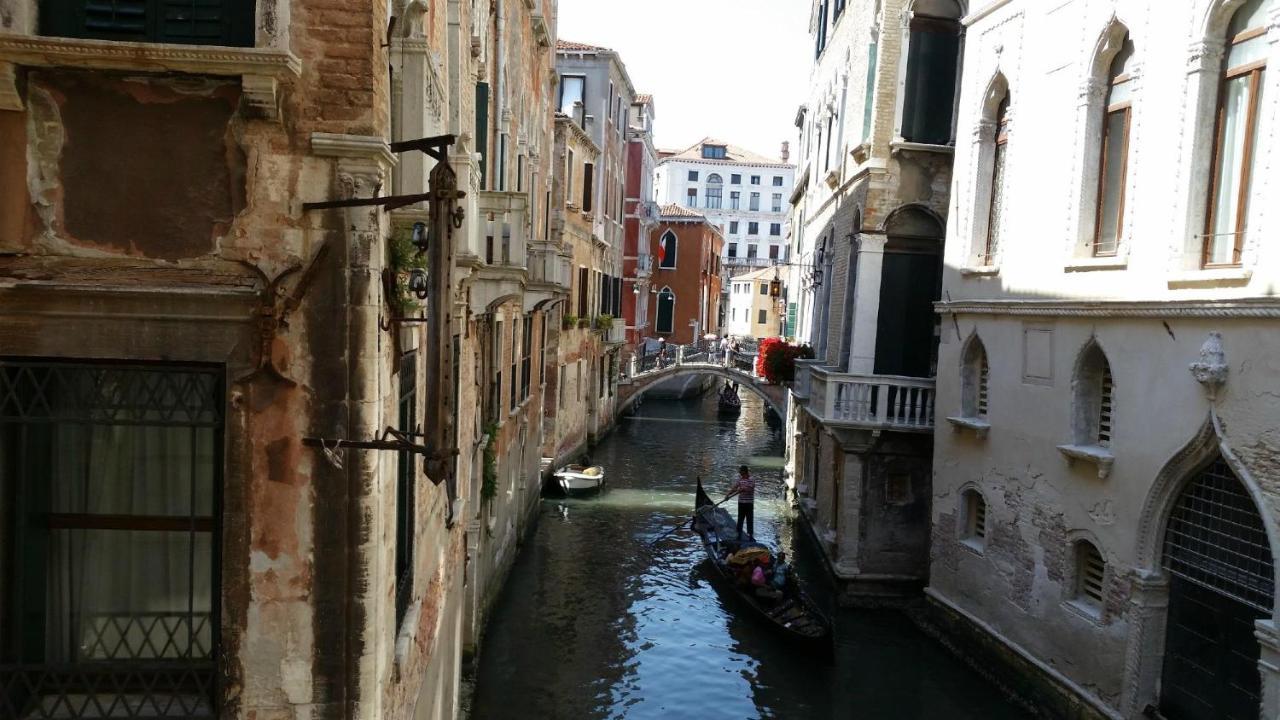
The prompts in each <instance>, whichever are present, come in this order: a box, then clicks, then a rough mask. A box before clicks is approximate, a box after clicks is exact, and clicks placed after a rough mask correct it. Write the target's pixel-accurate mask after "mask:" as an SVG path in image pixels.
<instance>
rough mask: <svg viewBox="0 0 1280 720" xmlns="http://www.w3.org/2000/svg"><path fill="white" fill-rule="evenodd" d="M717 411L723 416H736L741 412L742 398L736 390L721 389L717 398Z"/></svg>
mask: <svg viewBox="0 0 1280 720" xmlns="http://www.w3.org/2000/svg"><path fill="white" fill-rule="evenodd" d="M717 411H718V412H719V413H720V415H722V416H724V417H737V416H738V413H740V412H742V399H741V398H739V397H738V393H736V392H732V391H725V390H721V391H720V397H719V398H718V399H717Z"/></svg>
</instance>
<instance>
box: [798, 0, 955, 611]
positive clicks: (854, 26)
mask: <svg viewBox="0 0 1280 720" xmlns="http://www.w3.org/2000/svg"><path fill="white" fill-rule="evenodd" d="M809 12H810V13H811V14H810V38H811V40H812V42H813V51H814V57H815V61H814V65H813V68H812V71H811V75H810V79H809V96H808V99H807V101H806V103H805V105H804V106H802V107H801V108H800V109H799V111H798V113H797V116H796V125H797V128H798V130H799V143H798V149H799V151H798V154H797V159H798V162H799V169H798V172H797V183H796V188H795V191H794V193H793V194H792V195H791V197H790V201H791V203H792V228H793V232H792V237H791V243H792V248H793V250H794V252H793V255H792V257H793V262H792V264H791V265H790V266H789V269H790V270H791V278H790V283H789V285H790V287H789V288H788V293H789V295H788V303H789V304H790V303H794V304H795V305H796V306H797V307H796V315H797V316H798V317H797V322H796V323H795V324H796V326H797V331H796V333H795V336H796V337H795V339H796V340H797V341H798V342H803V343H807V344H809V345H811V346H812V347H813V349H814V353H815V355H816V357H815V358H814V359H813V360H806V361H800V362H799V367H798V368H797V372H796V381H795V383H794V386H793V389H792V398H793V401H794V402H793V403H792V410H791V412H790V416H791V417H790V418H788V423H789V428H788V430H789V435H788V440H789V447H788V465H787V467H788V469H789V471H790V474H791V482H792V484H793V487H794V489H795V493H796V495H797V496H798V503H799V506H800V509H801V511H802V512H803V514H804V517H805V519H806V521H807V522H808V524H809V526H810V527H811V528H812V529H813V533H814V535H815V537H816V538H817V540H818V545H819V546H820V547H821V548H822V549H823V551H824V553H825V556H826V560H827V563H828V566H829V568H830V569H831V572H832V574H833V575H834V577H835V579H836V580H837V582H838V583H839V585H840V588H841V598H842V599H843V600H845V601H848V602H880V601H881V600H884V599H888V598H901V597H904V596H911V595H914V594H915V593H916V592H918V590H919V589H920V588H922V587H923V586H924V584H925V582H926V579H927V576H928V540H929V527H928V521H927V519H926V518H927V516H928V503H929V498H930V495H931V492H930V490H929V488H930V483H931V477H932V470H931V463H932V457H933V447H932V436H933V428H934V418H933V390H934V375H935V363H936V347H937V339H936V333H937V331H938V322H937V315H936V313H935V312H934V308H933V303H934V302H935V301H936V300H937V299H938V298H939V294H938V293H939V290H940V287H939V286H940V277H941V267H942V243H943V238H944V234H945V225H946V221H947V216H948V213H949V205H950V203H949V198H950V188H951V161H952V153H953V150H954V144H955V137H956V136H955V133H954V125H953V123H952V122H951V120H952V117H953V113H954V101H955V90H956V81H957V77H958V72H959V59H960V47H961V44H962V38H963V35H964V28H963V26H962V25H961V23H960V18H961V17H963V15H964V14H965V12H967V7H966V6H965V5H964V4H963V3H960V2H956V1H954V0H914V1H911V0H884V1H881V2H874V1H872V0H863V1H852V2H846V0H814V2H812V3H810V6H809ZM788 310H789V311H790V308H788Z"/></svg>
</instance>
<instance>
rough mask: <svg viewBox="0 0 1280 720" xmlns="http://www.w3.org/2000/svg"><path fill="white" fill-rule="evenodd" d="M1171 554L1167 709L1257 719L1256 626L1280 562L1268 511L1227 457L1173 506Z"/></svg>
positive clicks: (1163, 682)
mask: <svg viewBox="0 0 1280 720" xmlns="http://www.w3.org/2000/svg"><path fill="white" fill-rule="evenodd" d="M1161 556H1162V560H1161V565H1162V566H1163V569H1164V570H1165V572H1167V573H1168V574H1169V578H1170V583H1169V611H1168V613H1169V614H1168V620H1167V625H1166V633H1165V652H1164V663H1163V669H1162V671H1161V678H1160V703H1159V705H1160V712H1161V714H1162V715H1163V716H1164V717H1166V718H1168V719H1169V720H1200V719H1201V718H1204V719H1206V720H1208V719H1209V718H1215V719H1229V720H1236V719H1237V718H1239V719H1241V720H1243V719H1245V718H1248V719H1249V720H1253V719H1254V718H1257V717H1258V716H1259V712H1260V706H1261V697H1262V692H1261V691H1262V688H1261V676H1260V673H1259V669H1258V658H1259V651H1260V648H1259V644H1258V640H1257V638H1256V637H1255V636H1254V623H1255V621H1257V620H1259V619H1261V618H1264V617H1270V616H1271V613H1272V609H1273V607H1274V595H1275V567H1274V565H1273V562H1272V551H1271V544H1270V542H1269V540H1268V538H1267V531H1266V527H1265V525H1264V523H1263V519H1262V516H1261V515H1260V514H1259V512H1258V508H1257V506H1256V505H1255V504H1254V501H1253V498H1252V497H1251V496H1250V495H1249V492H1248V490H1247V489H1246V488H1245V486H1244V484H1243V483H1242V482H1241V481H1240V479H1239V478H1238V477H1236V475H1235V473H1234V472H1233V471H1232V469H1231V467H1230V466H1229V465H1228V464H1227V463H1226V462H1225V461H1224V459H1223V457H1222V456H1221V455H1220V454H1219V455H1216V456H1214V458H1213V459H1212V460H1211V461H1210V462H1209V464H1208V465H1206V466H1205V467H1204V468H1203V469H1201V470H1200V471H1198V472H1197V473H1195V474H1194V475H1193V476H1192V478H1191V480H1190V481H1189V482H1187V484H1186V485H1185V486H1184V487H1183V489H1182V490H1181V492H1180V493H1179V495H1178V498H1177V500H1176V501H1175V502H1174V503H1173V506H1172V511H1171V512H1170V514H1169V520H1168V523H1167V524H1166V526H1165V532H1164V540H1163V552H1162V553H1161Z"/></svg>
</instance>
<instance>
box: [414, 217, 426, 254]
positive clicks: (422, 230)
mask: <svg viewBox="0 0 1280 720" xmlns="http://www.w3.org/2000/svg"><path fill="white" fill-rule="evenodd" d="M427 234H428V233H427V224H426V223H424V222H416V223H414V224H413V235H412V236H411V240H410V242H412V243H413V245H414V247H416V248H418V250H419V251H421V252H426V250H427Z"/></svg>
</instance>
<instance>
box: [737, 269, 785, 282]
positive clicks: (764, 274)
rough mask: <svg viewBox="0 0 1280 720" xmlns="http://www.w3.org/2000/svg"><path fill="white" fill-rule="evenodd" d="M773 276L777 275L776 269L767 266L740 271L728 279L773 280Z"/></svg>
mask: <svg viewBox="0 0 1280 720" xmlns="http://www.w3.org/2000/svg"><path fill="white" fill-rule="evenodd" d="M775 277H778V270H777V269H776V268H771V267H767V268H760V269H759V270H752V271H751V272H748V273H742V274H741V275H734V276H733V277H732V278H730V280H773V279H774V278H775ZM779 279H780V278H779Z"/></svg>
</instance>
